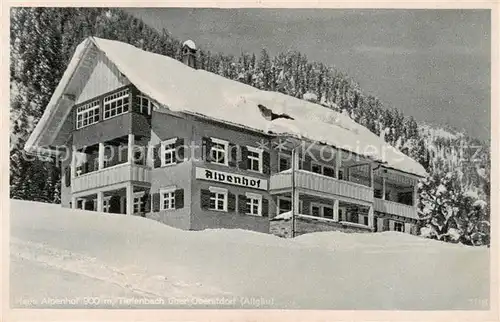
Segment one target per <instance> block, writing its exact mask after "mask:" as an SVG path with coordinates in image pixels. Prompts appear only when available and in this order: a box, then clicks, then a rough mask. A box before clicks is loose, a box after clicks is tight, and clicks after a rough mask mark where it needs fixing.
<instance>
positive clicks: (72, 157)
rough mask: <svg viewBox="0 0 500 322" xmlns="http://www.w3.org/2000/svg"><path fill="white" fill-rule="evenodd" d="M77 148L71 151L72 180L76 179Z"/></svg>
mask: <svg viewBox="0 0 500 322" xmlns="http://www.w3.org/2000/svg"><path fill="white" fill-rule="evenodd" d="M76 152H77V150H76V147H75V146H74V145H73V147H72V149H71V180H72V181H73V179H74V178H76Z"/></svg>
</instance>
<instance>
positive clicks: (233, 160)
mask: <svg viewBox="0 0 500 322" xmlns="http://www.w3.org/2000/svg"><path fill="white" fill-rule="evenodd" d="M228 149H229V151H228V158H229V160H228V165H229V166H230V167H236V165H237V164H238V150H239V148H238V146H237V145H236V144H233V143H229V146H228Z"/></svg>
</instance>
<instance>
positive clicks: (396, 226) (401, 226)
mask: <svg viewBox="0 0 500 322" xmlns="http://www.w3.org/2000/svg"><path fill="white" fill-rule="evenodd" d="M394 230H395V231H400V232H402V233H403V232H404V231H405V225H404V224H403V223H402V222H400V221H395V222H394Z"/></svg>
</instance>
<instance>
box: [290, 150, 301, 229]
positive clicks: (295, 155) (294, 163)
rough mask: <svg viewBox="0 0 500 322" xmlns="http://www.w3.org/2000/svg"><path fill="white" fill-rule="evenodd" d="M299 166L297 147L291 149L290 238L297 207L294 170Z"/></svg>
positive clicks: (297, 197) (297, 199)
mask: <svg viewBox="0 0 500 322" xmlns="http://www.w3.org/2000/svg"><path fill="white" fill-rule="evenodd" d="M298 168H299V154H298V153H297V147H294V148H293V149H292V234H291V235H292V238H293V237H295V222H296V216H297V213H298V208H299V199H300V197H299V191H298V190H297V188H296V187H295V185H296V183H295V177H296V175H297V174H296V173H295V172H296V171H297V169H298Z"/></svg>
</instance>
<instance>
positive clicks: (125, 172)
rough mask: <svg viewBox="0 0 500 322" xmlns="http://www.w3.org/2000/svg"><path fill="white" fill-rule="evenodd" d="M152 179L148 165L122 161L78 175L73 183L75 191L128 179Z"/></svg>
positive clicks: (145, 180) (147, 180)
mask: <svg viewBox="0 0 500 322" xmlns="http://www.w3.org/2000/svg"><path fill="white" fill-rule="evenodd" d="M150 180H151V173H150V170H149V168H148V167H146V166H143V165H137V164H130V163H122V164H118V165H116V166H113V167H108V168H104V169H101V170H97V171H93V172H89V173H86V174H82V175H80V176H78V177H76V178H75V179H74V182H73V185H72V191H73V193H75V192H80V191H85V190H89V189H95V188H99V187H103V186H108V185H113V184H117V183H122V182H126V181H140V182H149V181H150Z"/></svg>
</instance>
